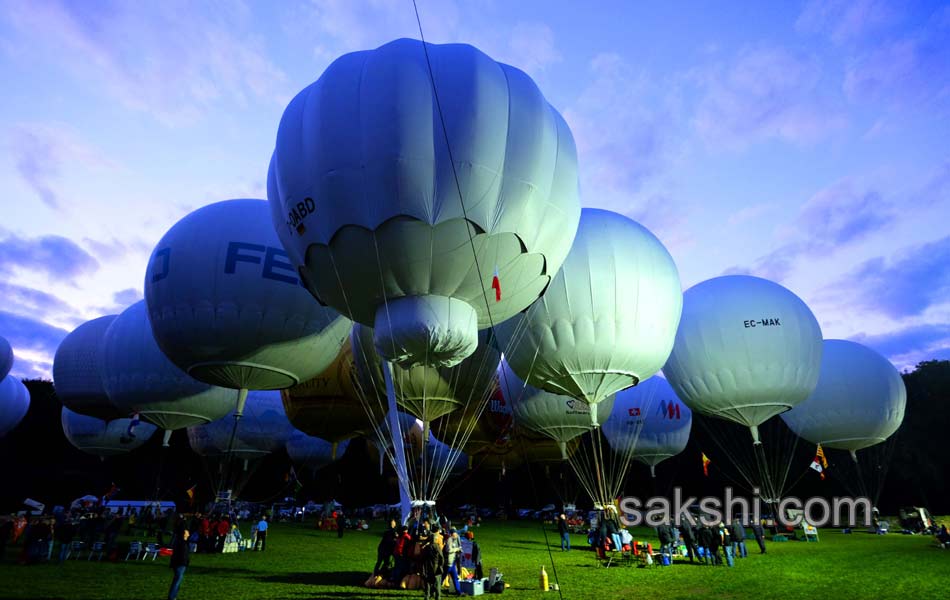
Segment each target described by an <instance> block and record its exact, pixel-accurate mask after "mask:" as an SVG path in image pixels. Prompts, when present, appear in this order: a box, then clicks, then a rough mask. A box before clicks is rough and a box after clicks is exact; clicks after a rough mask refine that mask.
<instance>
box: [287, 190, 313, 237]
mask: <svg viewBox="0 0 950 600" xmlns="http://www.w3.org/2000/svg"><path fill="white" fill-rule="evenodd" d="M316 210H317V205H316V203H315V202H314V201H313V198H304V199H303V201H301V202H298V203H297V204H294V205H293V206H291V207H290V210H289V211H288V212H287V228H288V229H290V230H292V231H296V232H297V235H303V234H304V232H306V231H307V227H306V225H304V223H303V221H304V219H306V218H307V216H308V215H312V214H313V213H314V211H316Z"/></svg>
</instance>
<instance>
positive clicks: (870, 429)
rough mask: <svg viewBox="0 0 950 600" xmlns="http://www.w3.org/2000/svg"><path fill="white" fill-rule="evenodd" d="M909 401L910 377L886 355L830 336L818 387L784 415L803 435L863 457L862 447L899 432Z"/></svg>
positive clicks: (822, 357) (823, 354) (826, 342)
mask: <svg viewBox="0 0 950 600" xmlns="http://www.w3.org/2000/svg"><path fill="white" fill-rule="evenodd" d="M906 404H907V390H906V389H905V388H904V380H903V379H901V376H900V373H898V371H897V369H896V368H894V365H892V364H891V363H890V362H889V361H888V360H887V359H886V358H884V357H883V356H881V355H880V354H878V353H877V352H875V351H874V350H871V349H870V348H868V347H866V346H862V345H861V344H857V343H855V342H849V341H846V340H825V342H824V350H823V352H822V356H821V375H820V376H819V377H818V384H817V385H816V386H815V390H814V391H813V392H812V393H811V395H810V396H809V397H808V399H807V400H805V401H804V402H802V403H801V404H798V405H797V406H795V408H793V409H792V410H790V411H788V412H785V413H782V419H783V420H784V421H785V423H786V424H787V425H788V426H789V428H791V430H792V431H794V432H795V433H796V434H797V435H798V436H800V437H802V438H804V439H806V440H808V441H809V442H812V443H814V444H821V445H822V446H825V447H827V448H837V449H839V450H847V451H848V452H850V453H851V457H852V458H853V459H854V460H855V461H857V454H855V453H856V452H857V451H858V450H861V449H862V448H867V447H869V446H873V445H875V444H879V443H881V442H883V441H884V440H886V439H887V438H889V437H890V436H891V435H893V434H894V432H895V431H897V429H898V428H899V427H900V425H901V422H903V420H904V408H905V406H906Z"/></svg>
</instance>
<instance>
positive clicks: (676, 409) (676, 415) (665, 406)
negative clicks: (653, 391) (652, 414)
mask: <svg viewBox="0 0 950 600" xmlns="http://www.w3.org/2000/svg"><path fill="white" fill-rule="evenodd" d="M656 414H658V415H659V416H661V417H663V418H664V419H670V420H673V419H676V420H679V419H680V416H681V414H680V405H679V404H677V403H676V402H667V401H666V400H663V401H662V402H660V405H659V406H658V407H657V409H656Z"/></svg>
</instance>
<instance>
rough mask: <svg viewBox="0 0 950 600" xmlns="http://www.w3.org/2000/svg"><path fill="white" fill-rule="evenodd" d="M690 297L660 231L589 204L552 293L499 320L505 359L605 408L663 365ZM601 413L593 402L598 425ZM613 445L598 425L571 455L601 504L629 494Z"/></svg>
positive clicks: (535, 379) (534, 379)
mask: <svg viewBox="0 0 950 600" xmlns="http://www.w3.org/2000/svg"><path fill="white" fill-rule="evenodd" d="M682 301H683V295H682V291H681V288H680V281H679V273H678V272H677V269H676V264H675V263H674V262H673V258H672V257H671V256H670V253H669V252H668V251H667V249H666V248H665V247H664V246H663V244H662V243H661V242H660V241H659V240H658V239H657V238H656V236H654V235H653V234H652V233H650V232H649V231H648V230H647V229H646V228H644V227H643V226H641V225H640V224H638V223H636V222H635V221H633V220H631V219H628V218H627V217H625V216H623V215H619V214H617V213H613V212H610V211H606V210H600V209H592V208H585V209H584V210H583V211H582V212H581V221H580V226H579V227H578V229H577V235H576V237H575V238H574V245H573V246H572V247H571V252H570V254H568V256H567V259H566V260H565V261H564V264H563V265H562V266H561V270H560V271H559V272H558V274H557V276H556V277H555V278H554V280H553V281H552V282H551V285H550V287H548V289H547V291H546V292H545V293H544V297H542V298H541V300H539V301H538V302H536V303H535V304H534V305H533V306H531V308H529V309H528V310H527V311H525V313H524V314H523V315H522V316H521V317H519V318H515V319H511V320H510V321H508V322H506V323H504V324H502V326H501V327H500V328H499V329H500V334H499V337H501V338H502V340H503V347H504V348H505V360H507V361H508V364H510V365H511V368H512V370H514V372H515V373H517V374H518V375H519V376H520V377H521V378H522V379H524V380H525V381H526V382H527V383H528V384H530V385H533V386H535V387H538V388H541V389H544V390H546V391H548V392H553V393H556V394H563V395H566V396H570V397H571V398H574V399H575V400H576V401H578V402H585V403H587V404H588V405H590V406H591V407H596V406H597V405H598V404H600V403H601V402H604V401H606V400H607V399H608V398H610V397H612V396H613V395H614V394H616V393H617V392H618V391H620V390H623V389H626V388H628V387H631V386H634V385H636V384H637V383H638V382H640V381H643V380H645V379H647V378H649V377H650V376H652V375H653V374H654V373H656V372H657V371H659V370H660V368H661V367H662V366H663V363H664V362H665V361H666V358H667V356H669V353H670V349H671V348H672V346H673V339H674V336H675V334H676V326H677V324H678V323H679V319H680V312H681V308H682ZM604 414H609V411H605V412H604ZM600 415H601V411H599V410H590V411H589V417H590V427H591V429H593V428H596V427H597V426H598V425H599V422H598V418H599V416H600ZM604 446H605V445H604V444H602V443H601V440H600V433H599V432H597V431H593V432H592V433H591V436H590V449H589V451H588V450H587V448H586V446H585V447H584V448H581V450H582V451H579V452H577V453H575V454H574V455H572V457H571V466H572V467H574V471H575V473H576V474H577V475H578V479H579V480H580V482H581V484H582V485H583V486H584V487H585V489H586V490H587V492H588V494H589V495H590V496H591V499H592V500H593V501H594V503H595V505H601V506H606V505H607V504H609V503H610V502H611V501H612V499H613V498H615V497H616V495H617V494H618V493H620V490H621V488H622V486H623V482H624V479H625V476H626V472H627V469H629V466H630V464H629V461H624V460H617V461H616V464H608V463H610V462H612V457H611V456H610V453H609V452H604Z"/></svg>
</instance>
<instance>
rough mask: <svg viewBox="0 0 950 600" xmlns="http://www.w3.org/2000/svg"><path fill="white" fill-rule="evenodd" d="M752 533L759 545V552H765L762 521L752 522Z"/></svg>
mask: <svg viewBox="0 0 950 600" xmlns="http://www.w3.org/2000/svg"><path fill="white" fill-rule="evenodd" d="M752 534H753V535H755V541H756V543H757V544H758V545H759V554H765V529H764V528H763V527H762V523H753V524H752Z"/></svg>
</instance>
